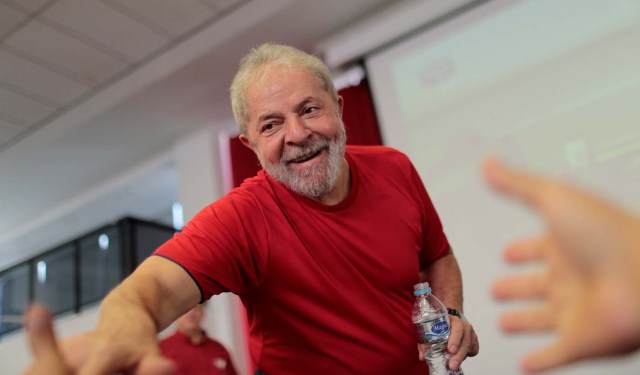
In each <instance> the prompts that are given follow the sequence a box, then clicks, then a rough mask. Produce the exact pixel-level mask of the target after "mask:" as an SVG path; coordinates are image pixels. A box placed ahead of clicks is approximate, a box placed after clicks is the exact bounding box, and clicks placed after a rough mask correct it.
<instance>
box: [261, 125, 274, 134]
mask: <svg viewBox="0 0 640 375" xmlns="http://www.w3.org/2000/svg"><path fill="white" fill-rule="evenodd" d="M273 127H274V125H273V123H268V124H264V125H262V127H261V128H260V131H261V132H263V133H264V132H266V131H269V130H271V129H273Z"/></svg>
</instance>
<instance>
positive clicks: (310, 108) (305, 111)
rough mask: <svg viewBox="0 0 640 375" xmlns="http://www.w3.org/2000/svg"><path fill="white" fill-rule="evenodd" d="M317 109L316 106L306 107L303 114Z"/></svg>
mask: <svg viewBox="0 0 640 375" xmlns="http://www.w3.org/2000/svg"><path fill="white" fill-rule="evenodd" d="M317 110H318V107H306V108H305V109H304V111H303V113H304V114H309V113H313V112H315V111H317Z"/></svg>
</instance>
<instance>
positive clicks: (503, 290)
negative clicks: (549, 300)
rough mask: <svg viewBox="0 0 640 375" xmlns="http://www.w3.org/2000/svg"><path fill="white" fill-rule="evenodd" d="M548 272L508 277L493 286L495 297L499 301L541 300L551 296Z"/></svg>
mask: <svg viewBox="0 0 640 375" xmlns="http://www.w3.org/2000/svg"><path fill="white" fill-rule="evenodd" d="M550 287H551V285H550V278H549V272H548V271H546V270H545V271H539V272H530V273H526V274H522V275H515V276H507V277H504V278H502V279H499V280H497V281H496V282H495V283H494V284H493V296H494V298H495V299H497V300H522V299H541V298H544V297H546V296H547V295H548V294H549V288H550Z"/></svg>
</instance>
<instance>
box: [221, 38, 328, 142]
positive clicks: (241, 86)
mask: <svg viewBox="0 0 640 375" xmlns="http://www.w3.org/2000/svg"><path fill="white" fill-rule="evenodd" d="M266 65H270V66H271V67H273V66H282V65H284V66H299V67H301V68H303V69H306V70H307V71H308V72H309V73H311V74H313V75H314V76H316V77H317V78H318V79H319V80H320V83H321V84H322V88H323V89H324V90H326V91H327V92H328V93H329V94H330V95H331V97H332V98H333V100H334V102H336V103H337V102H338V93H337V92H336V88H335V86H334V85H333V80H332V78H331V73H329V68H327V66H326V65H325V64H324V63H323V62H322V61H321V60H320V59H319V58H317V57H315V56H312V55H310V54H308V53H305V52H303V51H301V50H299V49H297V48H294V47H290V46H285V45H281V44H273V43H265V44H262V45H260V46H258V47H256V48H253V49H252V50H251V52H249V53H248V54H247V55H246V56H245V57H244V58H242V60H240V68H239V69H238V73H236V76H235V77H234V78H233V83H232V84H231V88H230V89H229V92H230V95H231V108H232V109H233V116H234V117H235V119H236V122H237V123H238V125H239V126H240V131H241V132H242V134H244V135H247V121H248V120H249V118H248V117H249V113H248V112H249V109H248V103H247V96H246V95H247V88H248V87H249V85H250V84H251V83H253V82H255V81H257V80H259V79H260V78H262V77H264V76H265V74H266V73H267V72H268V70H265V69H263V68H265V66H266Z"/></svg>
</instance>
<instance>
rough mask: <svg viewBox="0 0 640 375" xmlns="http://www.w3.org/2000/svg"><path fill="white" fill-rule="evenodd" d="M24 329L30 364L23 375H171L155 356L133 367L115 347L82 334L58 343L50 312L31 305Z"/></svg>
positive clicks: (168, 364) (168, 366) (168, 365)
mask: <svg viewBox="0 0 640 375" xmlns="http://www.w3.org/2000/svg"><path fill="white" fill-rule="evenodd" d="M25 326H26V329H27V337H28V341H29V347H30V349H31V352H32V354H33V364H32V365H31V367H30V368H29V369H28V370H26V371H25V374H26V375H71V374H112V373H114V372H117V371H121V372H123V373H125V374H135V375H171V374H173V373H174V365H173V363H172V362H171V361H169V360H167V359H165V358H163V357H161V356H159V355H147V356H144V357H142V358H141V359H140V360H139V361H134V365H133V366H132V365H129V364H128V363H129V362H130V361H128V360H127V359H128V358H129V357H130V356H127V355H125V354H124V352H123V351H121V350H119V348H118V347H117V346H109V345H103V344H101V343H100V341H99V340H96V338H95V335H94V334H93V333H91V334H83V335H78V336H74V337H71V338H69V339H67V340H65V341H64V342H63V343H59V342H58V341H57V339H56V335H55V332H54V330H53V325H52V320H51V313H50V312H49V311H48V310H47V309H46V308H45V307H44V306H42V305H38V304H36V305H33V306H31V307H30V308H29V309H28V310H27V311H26V313H25Z"/></svg>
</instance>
